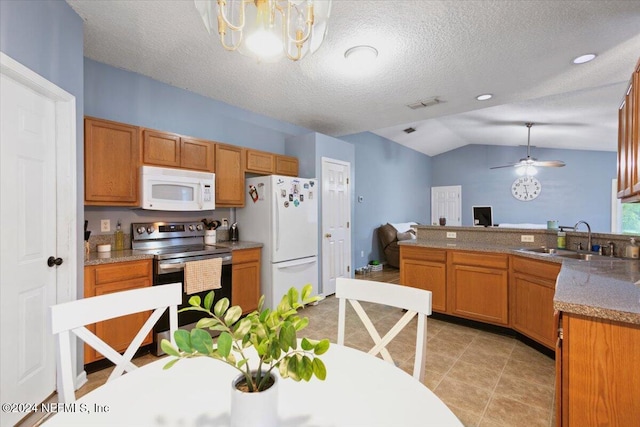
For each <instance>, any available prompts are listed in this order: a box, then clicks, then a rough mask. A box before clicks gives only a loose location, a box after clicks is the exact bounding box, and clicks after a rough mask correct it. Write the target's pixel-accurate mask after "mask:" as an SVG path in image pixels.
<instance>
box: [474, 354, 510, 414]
mask: <svg viewBox="0 0 640 427" xmlns="http://www.w3.org/2000/svg"><path fill="white" fill-rule="evenodd" d="M514 349H515V343H514V346H513V348H512V349H511V352H510V353H509V357H508V358H507V362H506V363H505V364H504V366H503V367H502V370H501V371H500V375H499V376H498V381H496V384H495V385H494V386H493V389H492V390H491V394H490V395H489V400H488V401H487V404H486V405H485V407H484V410H483V411H482V415H481V416H480V420H479V421H478V426H479V425H480V424H481V423H482V420H483V419H484V417H485V415H486V414H487V409H489V405H490V404H491V401H492V400H493V395H494V394H495V392H496V389H497V388H498V384H500V380H501V379H502V375H504V370H505V369H507V365H508V364H509V360H510V359H511V355H512V354H513V350H514ZM500 424H502V423H500Z"/></svg>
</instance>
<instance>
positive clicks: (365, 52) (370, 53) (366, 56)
mask: <svg viewBox="0 0 640 427" xmlns="http://www.w3.org/2000/svg"><path fill="white" fill-rule="evenodd" d="M344 57H345V58H346V59H348V60H349V61H354V62H358V63H360V62H371V61H373V60H374V59H376V58H377V57H378V50H377V49H376V48H375V47H373V46H366V45H361V46H354V47H351V48H349V49H347V50H346V52H345V53H344Z"/></svg>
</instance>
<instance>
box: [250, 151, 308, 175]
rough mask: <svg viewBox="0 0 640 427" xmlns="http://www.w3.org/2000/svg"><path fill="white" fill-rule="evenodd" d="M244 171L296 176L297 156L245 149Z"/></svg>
mask: <svg viewBox="0 0 640 427" xmlns="http://www.w3.org/2000/svg"><path fill="white" fill-rule="evenodd" d="M246 171H247V172H253V173H258V174H264V175H271V174H275V175H286V176H298V158H297V157H293V156H284V155H282V154H273V153H267V152H265V151H259V150H246Z"/></svg>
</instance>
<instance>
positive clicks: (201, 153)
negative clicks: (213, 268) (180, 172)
mask: <svg viewBox="0 0 640 427" xmlns="http://www.w3.org/2000/svg"><path fill="white" fill-rule="evenodd" d="M180 167H181V168H185V169H195V170H200V171H205V172H214V171H215V144H214V143H213V142H209V141H203V140H200V139H194V138H184V137H182V138H181V140H180Z"/></svg>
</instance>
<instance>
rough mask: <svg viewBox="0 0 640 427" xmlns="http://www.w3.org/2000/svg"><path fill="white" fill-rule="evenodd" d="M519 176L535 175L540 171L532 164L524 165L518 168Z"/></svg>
mask: <svg viewBox="0 0 640 427" xmlns="http://www.w3.org/2000/svg"><path fill="white" fill-rule="evenodd" d="M516 173H517V174H518V176H534V175H536V174H537V173H538V169H536V167H535V166H531V165H522V166H518V167H517V168H516Z"/></svg>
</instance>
